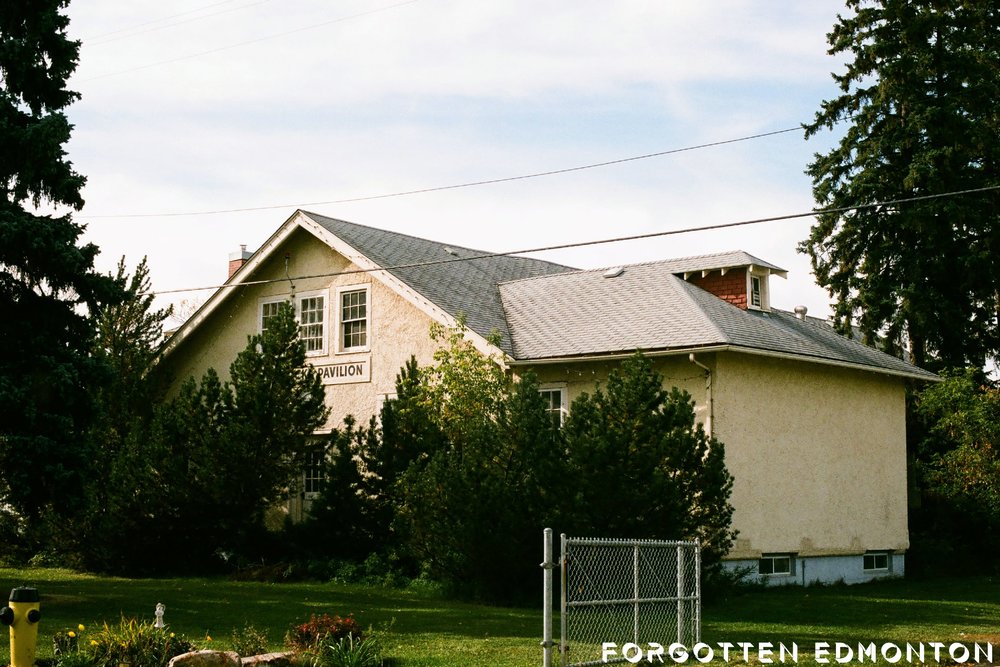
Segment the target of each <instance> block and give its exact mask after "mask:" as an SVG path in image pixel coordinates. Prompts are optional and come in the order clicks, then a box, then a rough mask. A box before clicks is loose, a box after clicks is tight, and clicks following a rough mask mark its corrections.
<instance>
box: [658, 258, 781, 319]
mask: <svg viewBox="0 0 1000 667" xmlns="http://www.w3.org/2000/svg"><path fill="white" fill-rule="evenodd" d="M677 262H678V265H679V268H678V270H676V271H675V274H676V275H678V276H681V277H683V278H684V280H686V281H687V282H689V283H691V284H692V285H697V286H698V287H700V288H702V289H703V290H705V291H706V292H710V293H712V294H714V295H715V296H717V297H719V298H720V299H722V300H723V301H726V302H727V303H731V304H732V305H734V306H736V307H737V308H741V309H743V310H762V311H765V312H766V311H770V310H771V298H770V282H769V281H770V278H771V275H772V274H774V275H777V276H780V277H782V278H787V277H788V272H787V271H785V270H784V269H782V268H780V267H777V266H774V265H773V264H769V263H768V262H765V261H764V260H762V259H758V258H756V257H754V256H753V255H749V254H747V253H745V252H742V251H738V252H727V253H720V254H717V255H703V256H700V257H687V258H685V259H683V260H677Z"/></svg>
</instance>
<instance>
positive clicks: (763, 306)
mask: <svg viewBox="0 0 1000 667" xmlns="http://www.w3.org/2000/svg"><path fill="white" fill-rule="evenodd" d="M754 278H756V279H757V280H759V281H760V305H754V303H753V279H754ZM768 283H769V281H768V274H767V273H764V272H759V271H754V270H752V269H747V309H748V310H760V311H764V312H770V310H771V296H770V294H768V291H769V287H770V285H769V284H768Z"/></svg>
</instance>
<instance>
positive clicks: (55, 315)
mask: <svg viewBox="0 0 1000 667" xmlns="http://www.w3.org/2000/svg"><path fill="white" fill-rule="evenodd" d="M66 4H67V2H66V0H31V1H30V2H29V1H27V0H12V1H10V2H3V3H0V155H2V156H3V157H2V159H0V190H2V196H0V310H2V312H3V317H0V467H2V469H3V470H4V475H3V478H2V482H0V484H2V485H3V488H0V496H2V500H3V501H4V502H6V503H7V504H8V505H10V506H12V507H13V508H14V509H15V510H16V511H17V512H18V513H19V514H21V515H22V516H23V517H26V518H28V519H29V520H30V521H33V520H34V519H36V518H37V517H39V516H41V515H42V514H43V513H44V512H45V511H46V510H49V509H52V510H55V511H56V512H65V511H68V510H69V509H70V508H72V507H73V506H74V505H75V504H76V502H78V500H79V498H80V495H81V493H82V484H83V481H82V475H81V471H82V470H84V469H85V465H86V461H87V459H88V456H89V452H88V451H87V448H86V447H85V446H84V444H85V443H84V433H85V430H86V426H87V423H88V420H89V417H90V415H91V407H92V406H91V400H90V397H91V389H92V387H93V385H94V384H95V382H97V381H99V380H101V379H102V378H104V377H106V375H104V374H103V369H102V365H101V364H100V362H99V361H98V360H96V359H94V358H93V357H92V356H91V355H90V354H89V353H90V350H91V340H92V329H91V326H90V322H89V320H88V312H91V313H92V312H94V309H95V307H96V306H97V304H99V303H101V302H107V301H109V300H112V299H113V298H115V290H114V285H113V283H112V281H111V280H110V279H108V278H107V277H104V276H99V275H98V274H97V273H95V271H94V268H93V263H94V257H95V256H96V254H97V248H96V247H95V246H93V245H80V244H79V239H80V235H81V233H82V231H83V227H82V226H80V225H78V224H76V223H74V222H73V220H72V217H71V215H70V214H69V213H66V214H63V215H44V214H41V213H38V212H36V211H38V210H39V208H40V207H45V206H51V207H53V208H55V209H65V208H67V207H68V208H71V209H75V210H79V209H80V208H81V207H82V206H83V199H82V198H81V196H80V190H81V188H82V186H83V183H84V178H83V177H82V176H81V175H80V174H78V173H76V171H74V169H73V166H72V164H71V163H70V162H69V160H68V159H67V157H66V153H65V151H64V149H63V146H64V145H65V144H66V142H67V141H68V140H69V136H70V130H71V126H70V124H69V122H68V121H67V119H66V116H65V114H64V113H63V110H64V109H65V108H66V107H67V106H68V105H69V104H70V103H71V102H73V101H74V100H75V99H76V98H77V97H78V95H77V94H76V93H74V92H71V91H69V90H67V89H66V85H65V84H66V79H67V78H68V77H69V76H70V74H71V73H72V72H73V70H74V69H75V68H76V63H77V54H78V49H79V43H78V42H74V41H71V40H69V39H68V38H67V36H66V27H67V24H68V19H67V18H66V17H65V16H64V15H63V14H62V13H61V10H62V9H63V8H64V7H65V6H66ZM29 207H30V208H29Z"/></svg>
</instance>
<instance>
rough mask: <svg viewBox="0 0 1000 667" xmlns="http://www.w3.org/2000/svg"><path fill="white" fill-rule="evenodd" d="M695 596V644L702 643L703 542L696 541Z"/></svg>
mask: <svg viewBox="0 0 1000 667" xmlns="http://www.w3.org/2000/svg"><path fill="white" fill-rule="evenodd" d="M694 595H695V597H696V598H698V603H697V604H696V605H695V608H694V614H695V616H694V643H695V644H697V643H698V642H700V641H701V540H697V539H696V540H695V541H694Z"/></svg>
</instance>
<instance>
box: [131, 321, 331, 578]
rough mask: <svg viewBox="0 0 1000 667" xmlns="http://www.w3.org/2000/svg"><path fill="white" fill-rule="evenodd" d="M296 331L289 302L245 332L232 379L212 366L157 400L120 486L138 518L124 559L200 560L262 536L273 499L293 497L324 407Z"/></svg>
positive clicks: (162, 565) (183, 564)
mask: <svg viewBox="0 0 1000 667" xmlns="http://www.w3.org/2000/svg"><path fill="white" fill-rule="evenodd" d="M298 334H299V327H298V323H297V322H296V321H295V314H294V311H293V309H292V307H291V306H290V305H289V304H287V303H286V304H284V305H283V306H282V307H281V308H280V309H279V312H278V314H277V315H276V316H275V317H274V318H273V319H271V320H269V321H268V327H267V330H266V331H264V333H262V334H260V335H254V336H249V337H248V340H247V345H246V347H245V348H244V349H243V350H242V351H241V352H240V353H239V354H238V355H237V357H236V359H235V360H234V361H233V363H232V364H231V365H230V368H229V372H230V381H228V382H223V381H222V379H221V378H220V377H219V375H218V373H217V372H216V371H215V370H214V369H209V370H208V371H207V372H206V373H205V375H204V376H203V377H202V378H201V381H200V382H195V380H194V378H189V379H188V380H187V381H186V382H185V383H184V384H183V385H182V386H181V388H180V392H179V394H178V395H177V396H176V397H174V398H173V399H172V400H170V401H169V402H167V403H162V404H160V405H159V406H158V408H157V410H156V412H155V414H154V416H153V419H152V424H151V426H150V428H149V433H148V436H147V437H146V438H145V439H144V440H143V441H141V442H138V443H136V446H137V455H136V456H135V457H134V458H133V462H134V466H133V468H132V469H131V470H130V475H129V479H128V483H129V485H128V486H127V487H126V488H127V492H126V493H124V494H119V495H120V497H122V498H123V499H124V500H123V502H125V503H127V504H128V506H129V511H128V513H127V516H128V517H131V518H133V519H134V520H133V523H132V526H131V528H130V529H131V530H134V533H133V534H132V535H131V536H130V539H125V540H123V544H121V545H120V548H121V549H123V550H124V553H123V554H122V555H123V556H125V557H123V558H121V559H120V561H119V562H120V563H121V567H122V569H125V570H128V571H131V572H150V571H164V570H166V571H178V570H184V569H187V570H199V569H204V568H205V567H206V565H209V564H211V563H212V562H213V559H214V558H215V557H216V556H217V555H225V556H226V557H228V555H229V554H236V555H241V556H246V555H249V551H252V550H253V549H255V548H257V547H258V546H259V541H258V538H259V537H260V536H261V535H262V534H263V532H264V530H265V518H266V513H267V511H268V509H270V508H271V507H273V506H274V504H275V503H278V502H281V501H283V500H285V499H286V498H287V494H288V491H289V488H290V486H292V485H293V482H294V480H295V478H296V477H297V476H298V475H299V473H300V472H301V470H302V466H303V464H304V461H305V456H306V454H307V453H308V452H309V451H310V448H311V447H313V446H314V440H315V438H314V435H313V433H314V431H315V430H316V429H317V428H319V427H321V426H322V425H323V424H324V422H325V421H326V416H327V414H328V410H327V408H326V406H325V395H324V391H323V386H322V383H321V380H320V377H319V373H318V372H317V371H316V370H315V369H313V368H312V367H311V366H308V365H306V364H305V346H304V344H303V343H302V341H301V340H300V339H299V336H298ZM214 562H220V561H214Z"/></svg>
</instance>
